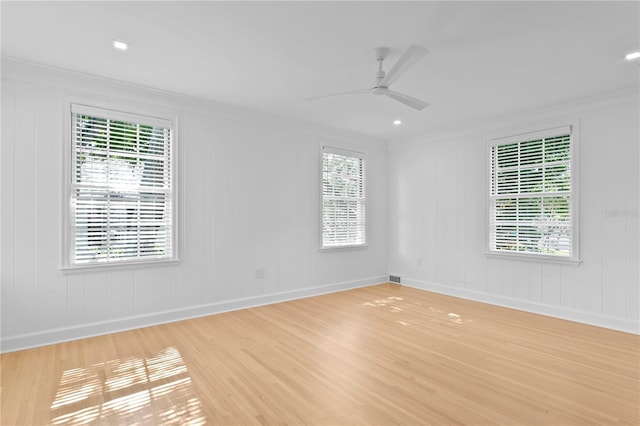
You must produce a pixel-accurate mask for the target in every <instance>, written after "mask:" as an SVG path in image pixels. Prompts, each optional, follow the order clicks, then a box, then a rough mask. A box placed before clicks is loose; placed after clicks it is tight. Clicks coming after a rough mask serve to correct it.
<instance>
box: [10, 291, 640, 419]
mask: <svg viewBox="0 0 640 426" xmlns="http://www.w3.org/2000/svg"><path fill="white" fill-rule="evenodd" d="M639 346H640V337H639V336H637V335H633V334H628V333H621V332H616V331H612V330H606V329H602V328H598V327H592V326H588V325H584V324H578V323H573V322H569V321H563V320H559V319H554V318H549V317H544V316H539V315H535V314H531V313H526V312H520V311H515V310H511V309H506V308H501V307H497V306H491V305H486V304H482V303H477V302H472V301H468V300H462V299H458V298H453V297H448V296H443V295H439V294H435V293H430V292H425V291H421V290H416V289H411V288H407V287H402V286H399V285H394V284H382V285H377V286H371V287H367V288H361V289H356V290H351V291H345V292H339V293H333V294H328V295H324V296H319V297H313V298H308V299H301V300H295V301H291V302H286V303H279V304H273V305H268V306H262V307H257V308H252V309H246V310H241V311H236V312H229V313H225V314H219V315H212V316H208V317H203V318H196V319H192V320H188V321H181V322H176V323H172V324H164V325H160V326H156V327H147V328H143V329H139V330H132V331H128V332H122V333H115V334H111V335H106V336H99V337H93V338H90V339H83V340H78V341H74V342H68V343H62V344H58V345H52V346H47V347H42V348H36V349H32V350H26V351H19V352H14V353H7V354H3V355H2V356H1V366H0V367H1V374H2V379H1V406H0V408H1V417H0V422H1V424H2V425H32V424H36V425H39V424H56V425H77V424H88V423H98V424H134V423H138V424H152V425H158V424H194V425H197V424H205V423H208V424H229V425H230V424H256V425H257V424H288V425H298V424H318V425H351V424H367V425H369V424H377V425H393V424H411V425H414V424H425V425H428V424H432V425H443V424H447V425H449V424H452V425H453V424H474V425H475V424H483V425H486V424H505V425H506V424H508V425H514V424H523V425H524V424H526V425H559V424H562V425H586V424H607V425H616V424H620V425H638V424H640V408H639V407H640V404H639V401H640V350H639Z"/></svg>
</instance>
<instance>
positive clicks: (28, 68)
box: [2, 55, 388, 148]
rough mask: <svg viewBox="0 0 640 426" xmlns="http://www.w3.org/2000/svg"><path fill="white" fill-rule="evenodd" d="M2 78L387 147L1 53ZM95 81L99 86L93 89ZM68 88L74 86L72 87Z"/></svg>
mask: <svg viewBox="0 0 640 426" xmlns="http://www.w3.org/2000/svg"><path fill="white" fill-rule="evenodd" d="M2 78H9V79H12V80H16V81H25V82H28V83H33V82H42V83H46V84H47V85H48V86H51V87H58V88H62V89H63V90H65V92H67V93H69V94H73V95H75V96H83V94H84V93H88V92H91V93H95V94H97V95H99V96H101V97H102V98H103V99H113V98H114V97H118V100H119V101H126V102H127V103H131V104H136V105H152V106H153V108H158V109H166V110H168V111H175V110H176V105H179V106H180V111H181V112H183V113H194V114H198V115H202V114H203V113H208V114H214V115H216V116H221V117H224V119H226V120H233V121H237V122H248V121H250V122H252V123H253V124H255V125H260V126H264V127H267V128H271V129H276V130H280V129H282V128H283V127H284V128H288V129H289V130H291V131H294V132H299V133H302V134H305V135H307V136H309V137H313V138H317V137H323V138H328V139H333V140H339V141H341V142H342V143H345V144H354V143H355V144H357V145H360V146H363V147H369V146H371V144H372V143H374V144H376V145H377V147H378V148H386V147H387V146H388V142H387V140H386V139H382V138H378V137H375V136H370V135H363V134H361V133H356V132H353V131H348V130H343V129H335V128H331V127H326V126H321V125H316V124H311V123H307V122H303V121H300V120H294V119H291V118H285V117H282V116H278V115H276V114H270V113H266V112H264V111H257V110H252V109H249V108H246V107H239V106H235V105H231V104H225V103H221V102H217V101H214V100H211V99H205V98H201V97H197V96H193V95H185V94H181V93H176V92H171V91H168V90H161V89H157V88H153V87H149V86H144V85H141V84H134V83H127V82H123V81H121V80H114V79H111V78H107V77H102V76H97V75H94V74H87V73H83V72H80V71H75V70H69V69H64V68H59V67H54V66H51V65H46V64H41V63H37V62H32V61H27V60H24V59H20V58H15V57H11V56H5V55H3V56H2ZM96 84H98V85H99V87H97V88H96V87H95V85H96ZM70 88H73V89H72V90H71V89H70ZM85 99H86V98H85ZM90 104H91V105H95V102H90Z"/></svg>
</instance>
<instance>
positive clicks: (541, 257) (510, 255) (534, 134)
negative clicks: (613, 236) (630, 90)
mask: <svg viewBox="0 0 640 426" xmlns="http://www.w3.org/2000/svg"><path fill="white" fill-rule="evenodd" d="M566 133H569V135H570V150H569V155H570V158H569V165H570V168H571V179H570V183H571V189H570V192H569V206H570V209H571V211H570V214H571V216H570V220H571V227H570V230H571V256H561V255H553V254H545V253H533V252H516V251H513V252H510V251H502V250H494V249H492V246H491V235H492V234H491V221H492V219H493V217H492V205H493V204H492V193H491V190H492V189H491V185H492V183H493V179H492V161H493V160H492V148H493V147H494V146H498V145H506V144H510V143H518V142H526V141H527V140H531V139H536V138H551V137H553V136H560V135H562V134H566ZM578 140H579V127H578V125H577V122H576V121H571V122H570V123H569V124H566V125H562V126H554V127H550V128H546V129H542V130H541V129H535V130H533V129H531V128H528V129H526V130H524V131H522V132H518V133H514V134H512V135H510V136H504V137H498V138H494V139H490V140H489V141H488V143H487V156H486V159H487V163H486V167H485V171H486V173H485V176H486V179H487V180H486V182H485V183H486V184H485V186H484V190H485V191H486V192H485V193H486V198H485V200H486V207H485V230H486V232H485V250H486V251H485V254H486V255H487V256H489V257H493V258H499V259H514V260H526V261H538V262H546V263H559V264H568V265H580V264H581V263H582V260H581V258H580V226H579V182H578V181H579V164H578V163H579V161H578Z"/></svg>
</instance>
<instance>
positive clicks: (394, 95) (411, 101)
mask: <svg viewBox="0 0 640 426" xmlns="http://www.w3.org/2000/svg"><path fill="white" fill-rule="evenodd" d="M384 94H385V96H388V97H390V98H391V99H395V100H396V101H398V102H402V103H403V104H405V105H407V106H410V107H411V108H413V109H417V110H418V111H420V110H422V109H423V108H424V107H427V106H429V104H428V103H426V102H425V101H421V100H420V99H416V98H413V97H411V96H409V95H405V94H404V93H398V92H394V91H393V90H387V91H386V92H385V93H384Z"/></svg>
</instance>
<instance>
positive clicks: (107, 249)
mask: <svg viewBox="0 0 640 426" xmlns="http://www.w3.org/2000/svg"><path fill="white" fill-rule="evenodd" d="M71 112H72V139H73V141H72V144H73V146H72V175H71V188H70V196H71V200H70V201H71V203H70V205H71V210H72V215H71V216H72V230H71V234H72V235H71V236H70V239H71V240H72V247H71V250H70V252H71V259H70V262H69V263H70V264H71V265H72V266H73V265H91V264H96V263H122V262H131V261H145V260H160V259H172V258H173V256H174V249H173V243H174V240H175V239H174V215H173V211H174V209H173V207H174V206H173V203H174V191H173V182H172V149H171V148H172V147H171V143H172V123H171V121H168V120H161V119H156V118H153V117H141V116H137V115H132V114H126V113H120V112H115V111H109V110H102V109H97V108H92V107H87V106H82V105H72V109H71Z"/></svg>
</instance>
